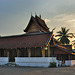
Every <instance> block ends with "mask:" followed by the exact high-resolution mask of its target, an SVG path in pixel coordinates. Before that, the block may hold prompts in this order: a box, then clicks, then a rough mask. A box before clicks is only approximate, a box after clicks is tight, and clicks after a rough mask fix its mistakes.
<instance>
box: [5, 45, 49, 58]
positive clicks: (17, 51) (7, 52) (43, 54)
mask: <svg viewBox="0 0 75 75" xmlns="http://www.w3.org/2000/svg"><path fill="white" fill-rule="evenodd" d="M47 50H48V57H50V46H48V47H47ZM27 51H28V57H31V49H30V48H27ZM41 52H42V57H45V47H41ZM16 53H17V57H19V55H20V50H19V49H17V50H16ZM4 56H5V57H9V49H6V50H4Z"/></svg>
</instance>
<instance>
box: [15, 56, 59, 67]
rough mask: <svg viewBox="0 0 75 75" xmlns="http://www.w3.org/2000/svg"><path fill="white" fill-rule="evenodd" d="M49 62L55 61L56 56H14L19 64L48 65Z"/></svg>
mask: <svg viewBox="0 0 75 75" xmlns="http://www.w3.org/2000/svg"><path fill="white" fill-rule="evenodd" d="M51 62H56V63H57V60H56V57H15V63H16V64H17V65H19V66H31V67H49V66H50V63H51ZM56 66H58V65H56Z"/></svg>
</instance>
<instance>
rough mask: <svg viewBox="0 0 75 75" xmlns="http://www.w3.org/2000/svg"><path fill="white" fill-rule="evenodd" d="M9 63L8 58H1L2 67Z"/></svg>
mask: <svg viewBox="0 0 75 75" xmlns="http://www.w3.org/2000/svg"><path fill="white" fill-rule="evenodd" d="M7 63H8V57H0V65H4V64H7Z"/></svg>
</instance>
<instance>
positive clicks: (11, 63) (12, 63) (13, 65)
mask: <svg viewBox="0 0 75 75" xmlns="http://www.w3.org/2000/svg"><path fill="white" fill-rule="evenodd" d="M4 66H11V67H16V66H18V65H17V64H16V63H15V62H8V63H7V64H5V65H4Z"/></svg>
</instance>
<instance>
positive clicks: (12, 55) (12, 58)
mask: <svg viewBox="0 0 75 75" xmlns="http://www.w3.org/2000/svg"><path fill="white" fill-rule="evenodd" d="M16 56H17V53H16V50H13V49H11V50H9V62H15V57H16Z"/></svg>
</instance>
